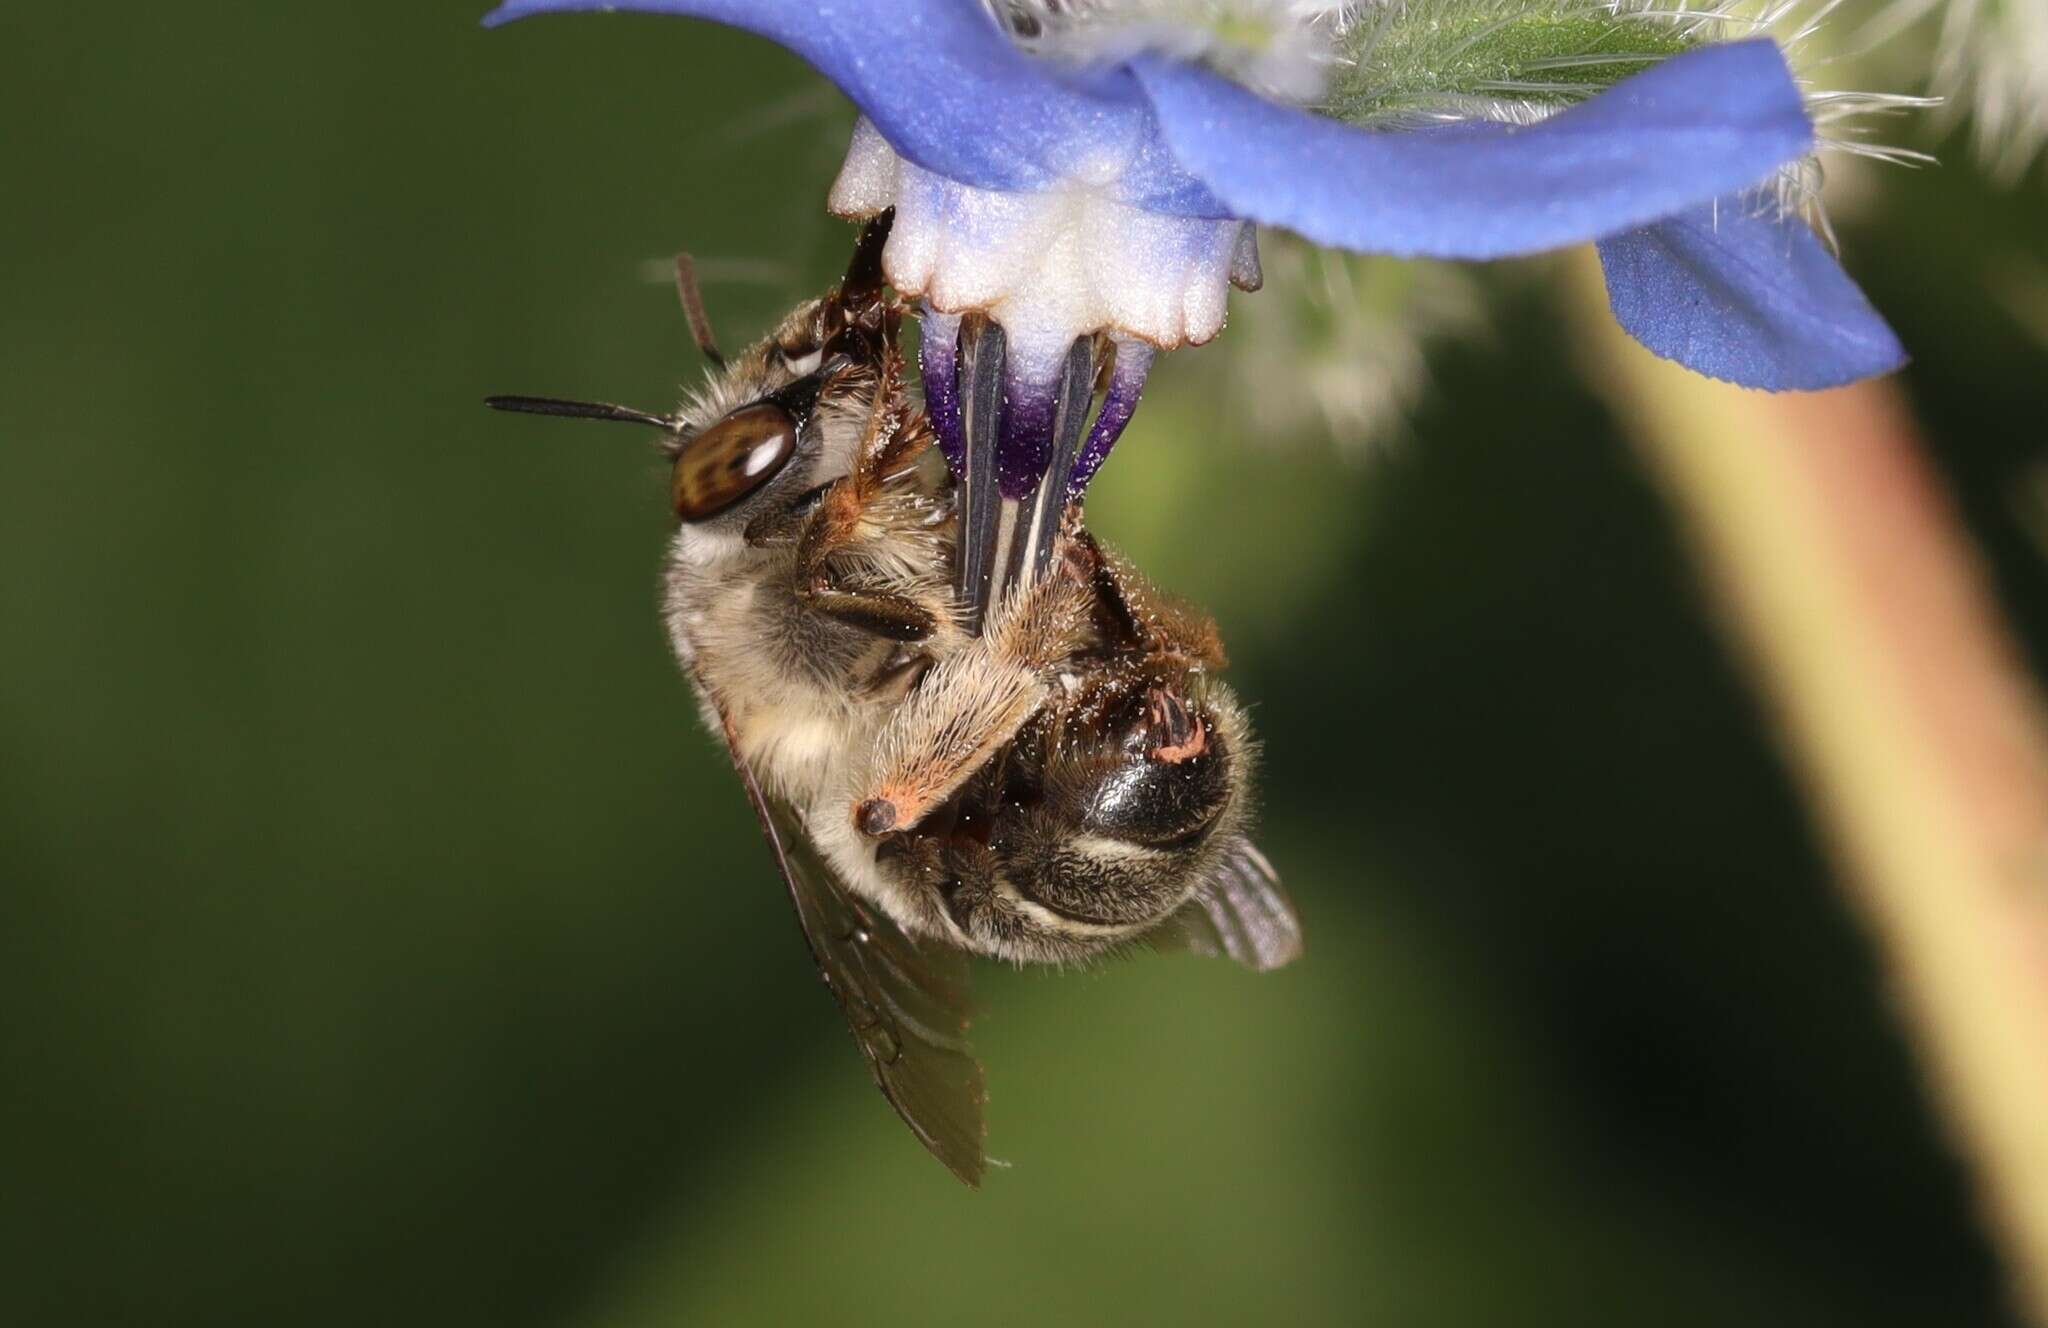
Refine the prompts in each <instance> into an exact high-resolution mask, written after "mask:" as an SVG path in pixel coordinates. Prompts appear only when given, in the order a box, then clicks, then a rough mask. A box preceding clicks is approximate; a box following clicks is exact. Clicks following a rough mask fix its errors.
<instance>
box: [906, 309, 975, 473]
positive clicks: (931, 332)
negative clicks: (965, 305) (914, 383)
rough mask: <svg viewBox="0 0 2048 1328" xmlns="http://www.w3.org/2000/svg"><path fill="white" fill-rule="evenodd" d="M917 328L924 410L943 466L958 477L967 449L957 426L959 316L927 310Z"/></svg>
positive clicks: (959, 426)
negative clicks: (936, 442)
mask: <svg viewBox="0 0 2048 1328" xmlns="http://www.w3.org/2000/svg"><path fill="white" fill-rule="evenodd" d="M918 325H919V340H918V351H917V366H918V374H919V376H920V377H922V378H923V380H924V404H925V410H926V412H927V413H928V414H929V415H930V416H931V421H932V432H933V433H935V434H937V435H938V437H939V451H941V452H943V453H944V454H945V457H946V465H947V466H948V467H949V468H951V470H952V472H953V473H954V474H955V475H958V474H959V473H960V467H961V466H962V465H963V464H964V461H965V458H964V452H965V449H966V438H965V437H964V435H963V434H962V432H961V424H960V316H959V315H958V314H942V313H938V312H935V311H934V310H932V309H930V308H926V309H924V310H923V311H922V312H921V313H920V314H919V316H918Z"/></svg>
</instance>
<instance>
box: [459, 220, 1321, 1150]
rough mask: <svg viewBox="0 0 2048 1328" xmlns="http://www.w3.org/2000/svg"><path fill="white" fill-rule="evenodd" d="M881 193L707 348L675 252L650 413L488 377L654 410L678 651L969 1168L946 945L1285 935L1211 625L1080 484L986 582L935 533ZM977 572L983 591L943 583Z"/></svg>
mask: <svg viewBox="0 0 2048 1328" xmlns="http://www.w3.org/2000/svg"><path fill="white" fill-rule="evenodd" d="M888 220H889V219H888V217H887V216H886V215H884V216H883V217H881V218H878V219H877V220H876V221H873V222H870V223H868V225H867V227H866V228H865V229H864V230H863V232H862V234H861V238H860V241H859V243H858V245H857V248H856V250H855V253H854V257H853V260H852V262H851V264H850V265H849V267H848V269H847V273H846V276H845V278H844V279H843V280H842V282H841V283H840V284H839V286H838V287H837V288H835V289H834V290H832V291H831V292H829V293H827V294H826V295H825V296H823V297H822V298H819V299H814V300H809V301H806V302H805V303H803V304H802V305H800V306H798V307H797V308H796V309H795V310H794V311H792V312H791V313H790V314H789V315H788V316H787V317H786V318H784V319H783V320H782V322H781V324H780V326H778V327H777V328H776V329H775V331H774V332H773V333H771V334H770V335H769V336H767V337H766V338H764V339H762V340H761V341H760V342H758V343H757V344H755V345H753V346H751V347H749V348H748V349H747V350H746V351H744V352H742V353H741V354H739V355H737V356H735V357H733V358H732V359H730V360H727V359H726V358H725V357H724V356H722V355H721V354H720V353H719V352H718V349H717V346H716V344H715V342H714V340H713V338H712V337H711V334H710V330H709V326H708V323H707V321H706V320H705V318H704V315H703V311H702V304H701V301H700V300H699V298H698V296H697V293H696V289H695V283H694V281H693V280H692V274H691V269H690V266H689V262H688V259H687V257H685V258H680V259H678V260H677V285H678V290H679V291H680V293H681V298H682V303H683V308H684V311H685V313H686V315H687V316H688V318H689V321H690V325H691V328H692V330H693V332H694V333H695V334H696V340H697V342H698V344H699V347H700V348H701V349H702V351H703V352H704V354H705V356H706V358H707V359H708V360H709V361H710V363H711V365H712V369H711V372H710V373H709V374H708V375H707V383H706V386H705V387H704V388H703V389H702V390H701V391H699V392H698V393H696V394H695V395H694V396H692V397H691V398H690V399H689V400H687V401H686V402H685V403H684V405H683V406H682V407H681V409H679V410H678V411H677V412H676V413H675V414H673V415H654V414H650V413H647V412H642V411H637V410H633V409H630V408H627V407H621V406H612V405H603V404H597V403H589V402H576V401H562V400H557V399H552V398H536V397H493V398H490V399H489V401H488V404H490V405H491V406H493V407H496V408H498V409H504V410H515V411H524V412H530V413H540V414H551V415H569V416H575V417H579V418H588V419H604V420H620V421H628V422H633V423H639V424H644V425H650V426H653V427H656V428H658V429H660V430H661V431H662V436H663V448H664V451H665V452H666V454H667V456H668V458H669V460H670V465H671V470H670V474H671V484H670V494H671V499H672V504H673V508H674V512H675V516H676V519H677V527H676V533H675V537H674V539H673V541H672V542H671V544H670V547H669V551H668V558H667V566H666V572H665V577H664V586H665V594H664V616H665V619H666V624H667V627H668V632H669V636H670V639H671V641H672V643H673V646H674V649H675V653H676V657H677V659H678V660H679V661H680V662H681V664H682V667H683V671H684V672H685V674H687V675H688V677H689V679H690V681H691V683H692V684H693V686H694V689H695V692H696V696H697V699H698V702H699V705H700V708H701V710H702V714H703V717H704V721H705V723H706V724H707V726H708V727H710V729H711V730H712V732H714V733H715V734H718V735H719V736H720V737H722V738H723V739H724V741H725V743H726V745H727V748H728V750H729V752H730V755H731V758H732V763H733V767H734V769H735V770H736V771H737V772H738V775H739V780H740V783H741V785H742V787H743V788H744V789H745V791H746V794H747V797H748V799H749V800H750V802H751V803H752V805H753V809H754V812H755V814H756V816H757V817H758V818H759V821H760V824H761V829H762V832H763V834H764V836H765V837H766V839H767V841H768V845H769V848H770V850H771V852H772V854H773V857H774V860H775V863H776V866H777V868H778V870H779V871H780V873H781V875H782V878H783V881H784V883H785V884H786V886H787V887H788V890H789V895H790V898H791V900H792V901H793V903H794V904H795V907H796V912H797V916H798V919H799V921H800V922H801V924H802V927H803V931H804V935H805V938H806V940H807V941H808V943H809V946H810V949H811V953H812V956H813V958H814V959H815V960H816V963H817V967H818V970H819V972H820V974H821V975H822V977H823V979H824V981H825V983H826V984H827V986H828V987H829V988H830V989H831V991H832V993H833V995H834V996H835V997H836V998H837V1000H838V1003H839V1005H840V1007H841V1009H842V1011H843V1013H844V1014H845V1016H846V1019H847V1022H848V1024H849V1025H850V1026H851V1028H852V1030H853V1033H854V1036H855V1038H856V1040H857V1042H858V1043H859V1045H860V1048H861V1050H862V1052H863V1054H864V1055H865V1057H866V1060H867V1063H868V1067H869V1069H870V1071H871V1072H872V1074H873V1077H874V1080H875V1083H876V1084H877V1086H878V1087H879V1088H880V1089H881V1091H882V1093H883V1094H884V1096H885V1097H886V1098H887V1099H888V1101H889V1102H890V1104H891V1105H892V1106H893V1107H894V1108H895V1109H896V1111H897V1113H898V1114H899V1115H900V1116H901V1117H902V1119H903V1120H904V1122H905V1123H906V1124H907V1125H908V1126H909V1127H910V1129H911V1131H912V1132H913V1133H914V1134H915V1135H916V1136H917V1138H918V1139H919V1140H920V1141H921V1142H922V1143H923V1144H924V1146H925V1147H926V1148H927V1149H929V1150H930V1151H931V1152H932V1153H933V1154H934V1155H935V1156H937V1157H938V1158H939V1160H940V1161H941V1162H943V1163H944V1164H945V1165H946V1166H947V1167H948V1168H949V1169H951V1170H952V1171H953V1173H954V1174H955V1175H957V1176H958V1177H959V1178H960V1179H961V1180H963V1181H965V1182H967V1183H968V1184H969V1185H976V1184H978V1183H979V1181H980V1179H981V1176H982V1174H983V1171H984V1169H985V1166H986V1164H987V1159H986V1157H985V1155H984V1152H983V1136H984V1126H983V1114H982V1108H983V1103H984V1096H985V1095H984V1089H983V1073H982V1069H981V1066H980V1064H979V1063H978V1062H977V1061H976V1060H975V1058H974V1056H973V1054H972V1052H971V1051H970V1050H969V1048H968V1045H967V1042H966V1039H965V1034H966V1029H967V1014H968V997H967V992H968V972H967V957H968V956H970V955H981V956H986V957H990V958H995V959H1001V960H1008V961H1011V962H1014V963H1054V964H1065V963H1073V962H1077V961H1082V960H1087V959H1089V958H1092V957H1094V956H1098V955H1102V954H1104V953H1107V952H1110V951H1115V950H1119V949H1122V948H1126V947H1132V946H1135V945H1140V944H1143V945H1148V946H1151V947H1153V948H1159V949H1180V950H1188V951H1193V952H1197V953H1207V954H1217V955H1225V956H1228V957H1230V958H1233V959H1236V960H1238V961H1239V962H1241V963H1244V964H1246V965H1247V966H1249V967H1252V968H1255V969H1268V968H1273V967H1277V966H1279V965H1281V964H1284V963H1286V962H1288V961H1289V960H1291V959H1293V958H1294V957H1295V956H1296V955H1297V954H1298V953H1299V951H1300V945H1301V932H1300V927H1299V924H1298V922H1297V920H1296V917H1295V914H1294V910H1293V907H1292V905H1291V904H1290V903H1289V901H1288V899H1287V897H1286V895H1285V894H1284V893H1283V892H1282V890H1281V888H1280V884H1279V881H1278V879H1277V878H1276V877H1275V875H1274V872H1273V869H1272V867H1271V866H1270V865H1269V864H1268V863H1267V861H1266V859H1265V858H1264V856H1263V855H1261V854H1260V852H1259V851H1258V849H1257V848H1255V847H1254V846H1253V845H1252V843H1251V840H1250V839H1249V838H1248V836H1247V828H1248V820H1249V817H1250V803H1251V784H1252V777H1253V767H1254V757H1255V749H1254V743H1253V739H1252V735H1251V732H1250V727H1249V724H1248V723H1247V720H1246V717H1245V713H1244V709H1243V707H1242V706H1241V705H1240V704H1239V702H1238V701H1237V699H1236V698H1235V697H1234V696H1233V695H1232V693H1231V692H1230V690H1229V688H1228V687H1226V686H1225V685H1224V684H1223V683H1222V682H1221V681H1220V680H1219V679H1218V678H1217V676H1216V675H1217V673H1218V671H1219V670H1220V669H1221V668H1222V666H1223V664H1224V655H1223V651H1222V647H1221V644H1220V640H1219V637H1218V633H1217V631H1216V628H1215V624H1214V623H1213V622H1212V621H1211V620H1210V619H1209V618H1208V617H1207V616H1206V615H1205V614H1203V613H1201V612H1200V611H1199V610H1197V609H1194V608H1193V607H1191V606H1189V605H1186V604H1183V603H1181V602H1179V601H1177V600H1174V599H1172V598H1170V597H1168V596H1166V595H1164V594H1162V593H1161V592H1159V591H1158V590H1156V589H1155V588H1153V587H1152V586H1151V585H1150V584H1149V583H1148V582H1146V581H1145V579H1144V578H1143V577H1142V576H1140V575H1139V574H1138V573H1137V571H1136V570H1135V569H1133V568H1132V567H1130V566H1129V565H1128V564H1127V563H1125V562H1124V561H1123V560H1121V559H1119V558H1118V557H1116V556H1115V555H1113V554H1111V553H1110V552H1108V551H1107V550H1105V549H1104V548H1102V546H1100V545H1099V544H1098V543H1097V542H1096V541H1095V540H1094V538H1093V537H1092V536H1091V535H1090V533H1089V532H1088V531H1087V529H1086V528H1085V527H1084V526H1083V524H1082V523H1081V520H1080V513H1079V507H1078V504H1068V505H1065V508H1064V510H1063V511H1061V512H1059V513H1058V514H1057V517H1058V519H1057V522H1056V524H1054V525H1049V526H1047V527H1046V529H1047V530H1049V531H1051V532H1052V534H1051V536H1050V537H1049V538H1047V539H1045V540H1042V541H1039V542H1040V543H1041V545H1042V547H1043V548H1044V550H1045V552H1044V553H1043V554H1042V555H1034V556H1032V557H1029V558H1024V557H1018V558H1014V559H1011V560H1010V565H1011V567H1012V569H1013V571H1014V572H1015V573H1016V574H1015V575H1014V576H1013V577H1011V578H1008V579H1005V580H1002V581H1001V582H1000V583H997V584H993V585H991V584H990V579H989V578H987V576H986V573H985V571H983V570H981V569H982V568H985V566H986V564H987V560H986V559H981V560H975V559H971V558H968V557H965V556H963V553H962V550H961V549H960V548H959V540H960V535H959V532H960V529H961V526H962V520H961V514H960V509H961V508H962V506H963V503H962V499H961V494H962V491H963V490H964V489H965V488H966V486H965V485H964V484H960V483H956V482H955V480H954V478H953V476H952V475H951V474H950V473H949V470H948V468H947V466H946V464H945V461H944V459H943V457H941V455H940V452H939V449H937V448H935V447H934V446H932V444H933V441H934V434H933V429H932V426H931V422H930V420H929V419H928V418H927V416H926V415H925V413H924V411H923V409H922V407H921V405H920V404H919V402H918V400H917V398H916V397H915V396H914V395H913V393H912V391H911V389H910V386H909V384H907V383H906V381H905V377H906V374H905V368H904V362H903V357H902V355H901V353H900V352H899V350H898V348H897V342H898V337H899V333H900V330H901V326H902V323H903V320H904V318H905V316H906V314H907V313H908V309H907V306H906V305H905V304H904V302H903V301H902V300H901V299H900V298H899V297H897V296H895V295H894V294H893V293H892V292H890V291H889V290H888V289H887V287H886V284H885V282H884V280H883V277H882V271H881V249H882V244H883V242H884V240H885V238H886V235H887V227H888ZM970 563H972V564H974V566H972V567H969V568H967V569H966V571H965V572H963V564H970ZM973 576H980V577H983V578H984V579H983V582H982V584H981V586H980V592H981V595H982V597H983V599H982V603H983V604H984V605H986V612H985V613H981V612H971V611H970V610H969V609H968V608H967V607H966V606H965V605H964V603H963V590H962V586H963V577H973Z"/></svg>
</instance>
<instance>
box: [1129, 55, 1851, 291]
mask: <svg viewBox="0 0 2048 1328" xmlns="http://www.w3.org/2000/svg"><path fill="white" fill-rule="evenodd" d="M1132 68H1133V70H1134V71H1135V72H1136V74H1137V77H1138V81H1139V82H1140V83H1141V84H1142V85H1143V87H1144V89H1145V91H1146V93H1147V95H1149V96H1150V97H1151V99H1152V103H1153V105H1154V106H1155V107H1156V108H1157V110H1158V112H1159V127H1160V132H1161V133H1162V134H1163V136H1164V137H1165V140H1166V143H1167V145H1168V146H1169V147H1170V148H1171V149H1172V150H1173V154H1174V156H1175V157H1177V158H1178V159H1179V160H1180V162H1181V164H1182V165H1183V166H1185V167H1187V169H1188V170H1189V171H1190V172H1192V173H1193V174H1194V175H1195V176H1196V177H1197V178H1198V179H1200V180H1201V181H1202V182H1203V183H1205V184H1207V185H1208V186H1209V188H1210V189H1211V190H1213V191H1214V192H1215V194H1216V196H1217V197H1218V198H1220V199H1222V200H1223V202H1225V203H1227V204H1229V205H1230V206H1231V207H1232V208H1233V209H1234V210H1235V211H1236V212H1237V213H1238V215H1240V216H1244V217H1249V218H1251V219H1252V220H1254V221H1260V222H1265V223H1269V224H1271V225H1276V226H1285V227H1287V228H1288V229H1290V230H1294V231H1299V232H1300V233H1301V234H1303V235H1305V236H1307V237H1308V238H1309V239H1311V240H1315V241H1317V242H1319V243H1321V244H1327V245H1333V246H1336V247H1339V248H1344V249H1357V250H1363V251H1365V252H1369V253H1388V254H1404V255H1427V256H1430V257H1437V258H1501V257H1505V256H1507V255H1510V254H1524V253H1533V252H1536V251H1538V250H1542V249H1555V248H1558V247H1560V246H1563V245H1568V244H1577V243H1581V242H1584V241H1587V240H1593V239H1597V238H1599V237H1600V236H1603V235H1612V234H1614V233H1615V232H1617V231H1621V230H1625V229H1628V228H1630V227H1633V226H1640V225H1643V224H1645V223H1647V222H1651V221H1655V220H1656V219H1658V218H1660V217H1666V216H1669V215H1671V214H1672V213H1674V212H1678V211H1680V210H1682V209H1684V208H1688V207H1691V206H1693V205H1694V204H1698V203H1704V202H1706V201H1707V200H1709V199H1712V198H1717V197H1719V196H1721V195H1722V194H1727V193H1731V192H1733V191H1735V190H1739V189H1744V188H1747V187H1749V186H1751V185H1754V184H1756V183H1757V182H1759V181H1760V180H1762V179H1763V178H1764V177H1766V176H1768V175H1769V174H1770V173H1771V172H1772V171H1773V170H1775V169H1776V168H1777V167H1778V166H1780V165H1782V164H1783V163H1785V162H1787V161H1791V160H1793V159H1795V158H1797V157H1800V156H1803V155H1804V154H1805V153H1806V152H1807V151H1808V150H1809V148H1810V147H1811V145H1812V142H1813V126H1812V125H1811V124H1810V123H1809V122H1808V121H1807V118H1806V110H1805V107H1804V105H1803V104H1802V103H1801V100H1800V96H1799V90H1798V88H1797V87H1795V86H1794V85H1793V83H1792V76H1791V74H1790V72H1789V71H1788V70H1787V69H1786V68H1785V58H1784V56H1782V55H1781V54H1779V52H1778V48H1777V46H1776V44H1775V43H1772V42H1770V41H1766V40H1755V41H1742V42H1730V43H1727V44H1725V45H1716V46H1707V47H1703V48H1701V49H1699V50H1696V51H1689V52H1687V53H1685V54H1684V55H1678V56H1673V57H1672V58H1670V59H1669V60H1665V61H1663V62H1662V63H1660V64H1657V65H1654V66H1652V67H1651V68H1649V69H1646V70H1644V71H1643V72H1642V73H1640V74H1637V75H1635V76H1634V77H1633V78H1628V79H1624V80H1623V81H1622V82H1620V83H1617V84H1616V85H1615V86H1614V87H1612V88H1610V89H1609V90H1608V91H1606V92H1604V93H1602V94H1601V95H1600V96H1598V97H1595V98H1593V99H1592V100H1590V101H1586V102H1582V103H1580V104H1578V105H1576V106H1573V107H1571V108H1569V109H1567V110H1564V111H1560V112H1559V113H1558V114H1556V115H1553V116H1551V117H1550V118H1548V119H1546V120H1542V121H1540V122H1538V123H1536V124H1533V125H1501V124H1490V123H1471V122H1466V123H1459V124H1451V125H1443V126H1436V127H1431V128H1426V129H1418V130H1368V129H1360V128H1357V127H1355V126H1352V125H1346V124H1341V123H1339V122H1337V121H1334V120H1329V119H1325V118H1322V117H1319V116H1316V115H1312V114H1309V113H1308V112H1306V111H1300V110H1295V109H1293V108H1292V107H1287V106H1279V105H1275V104H1274V103H1272V102H1269V101H1265V100H1263V99H1261V98H1260V97H1258V96H1256V95H1254V94H1252V93H1251V92H1248V91H1246V90H1245V89H1244V88H1241V87H1239V86H1237V85H1236V84H1234V83H1230V82H1227V81H1225V80H1224V79H1222V78H1219V77H1217V76H1216V75H1214V74H1212V73H1209V72H1207V71H1206V70H1202V69H1198V68H1195V67H1192V66H1189V65H1183V64H1176V63H1174V62H1172V61H1169V60H1165V59H1162V58H1159V57H1156V56H1145V57H1141V58H1140V59H1138V60H1136V61H1134V62H1133V64H1132Z"/></svg>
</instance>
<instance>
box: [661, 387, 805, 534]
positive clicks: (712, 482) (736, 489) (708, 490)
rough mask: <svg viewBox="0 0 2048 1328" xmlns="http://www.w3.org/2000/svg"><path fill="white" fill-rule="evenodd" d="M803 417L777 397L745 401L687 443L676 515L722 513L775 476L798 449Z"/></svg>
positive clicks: (678, 469) (698, 517) (677, 482)
mask: <svg viewBox="0 0 2048 1328" xmlns="http://www.w3.org/2000/svg"><path fill="white" fill-rule="evenodd" d="M796 436H797V422H796V417H795V416H793V415H791V414H790V413H789V412H788V411H787V410H784V409H783V408H782V407H781V406H778V405H776V404H775V403H774V402H772V401H763V402H758V403H756V404H754V405H751V406H742V407H741V408H740V409H738V410H736V411H734V412H733V413H732V414H730V415H728V416H726V417H725V418H724V419H722V420H720V421H719V422H718V423H716V424H714V425H712V426H711V427H710V428H708V429H706V430H705V431H704V432H702V433H700V434H698V435H697V436H696V437H695V438H692V439H691V440H690V441H689V442H687V443H685V444H683V450H682V451H681V452H679V453H677V454H676V465H675V475H674V479H673V481H672V493H671V496H672V497H673V498H674V499H675V508H676V517H677V518H678V519H679V520H682V521H703V520H706V519H708V518H710V517H714V516H717V515H718V514H719V513H720V512H723V511H725V510H726V509H727V508H730V507H731V506H733V504H735V503H737V502H739V501H740V500H741V499H743V498H745V497H747V495H749V494H751V493H753V492H754V491H755V490H757V489H759V488H760V487H761V486H762V485H764V484H766V483H767V482H768V481H769V480H772V479H774V478H775V476H776V474H777V473H778V472H780V471H781V469H782V468H783V467H784V466H786V465H788V464H789V459H790V458H791V457H792V456H795V455H796Z"/></svg>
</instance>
